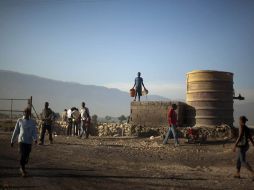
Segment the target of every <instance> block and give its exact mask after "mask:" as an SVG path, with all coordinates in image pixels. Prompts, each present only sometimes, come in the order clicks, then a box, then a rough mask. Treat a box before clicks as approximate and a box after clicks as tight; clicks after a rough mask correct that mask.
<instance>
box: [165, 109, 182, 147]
mask: <svg viewBox="0 0 254 190" xmlns="http://www.w3.org/2000/svg"><path fill="white" fill-rule="evenodd" d="M176 109H177V105H176V104H172V106H171V108H170V109H169V112H168V125H169V128H168V132H167V134H166V136H165V138H164V141H163V144H164V145H165V144H167V142H168V138H169V135H170V133H171V132H172V134H173V137H174V141H175V146H179V141H178V137H177V131H176V127H177V113H176V111H175V110H176Z"/></svg>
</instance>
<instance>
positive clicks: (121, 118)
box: [118, 115, 127, 123]
mask: <svg viewBox="0 0 254 190" xmlns="http://www.w3.org/2000/svg"><path fill="white" fill-rule="evenodd" d="M118 120H119V121H120V123H122V122H123V121H124V120H127V118H126V117H125V116H124V115H121V116H120V117H118Z"/></svg>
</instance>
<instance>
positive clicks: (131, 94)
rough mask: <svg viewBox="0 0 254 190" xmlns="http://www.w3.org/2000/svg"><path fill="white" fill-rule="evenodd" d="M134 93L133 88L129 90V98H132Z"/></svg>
mask: <svg viewBox="0 0 254 190" xmlns="http://www.w3.org/2000/svg"><path fill="white" fill-rule="evenodd" d="M135 93H136V90H135V89H134V88H132V89H130V96H131V97H134V96H135Z"/></svg>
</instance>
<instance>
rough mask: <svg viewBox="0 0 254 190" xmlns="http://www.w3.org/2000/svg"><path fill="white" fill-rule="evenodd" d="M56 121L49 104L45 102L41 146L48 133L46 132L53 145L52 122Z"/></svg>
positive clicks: (42, 115) (42, 114)
mask: <svg viewBox="0 0 254 190" xmlns="http://www.w3.org/2000/svg"><path fill="white" fill-rule="evenodd" d="M53 119H54V112H53V111H52V110H51V109H50V108H49V103H48V102H45V107H44V109H43V110H42V113H41V120H42V130H41V136H40V143H39V145H43V144H44V136H45V133H46V130H47V131H48V134H49V141H50V144H53V138H52V122H53Z"/></svg>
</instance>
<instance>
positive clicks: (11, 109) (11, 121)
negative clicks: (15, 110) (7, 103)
mask: <svg viewBox="0 0 254 190" xmlns="http://www.w3.org/2000/svg"><path fill="white" fill-rule="evenodd" d="M12 104H13V99H11V125H12Z"/></svg>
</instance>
